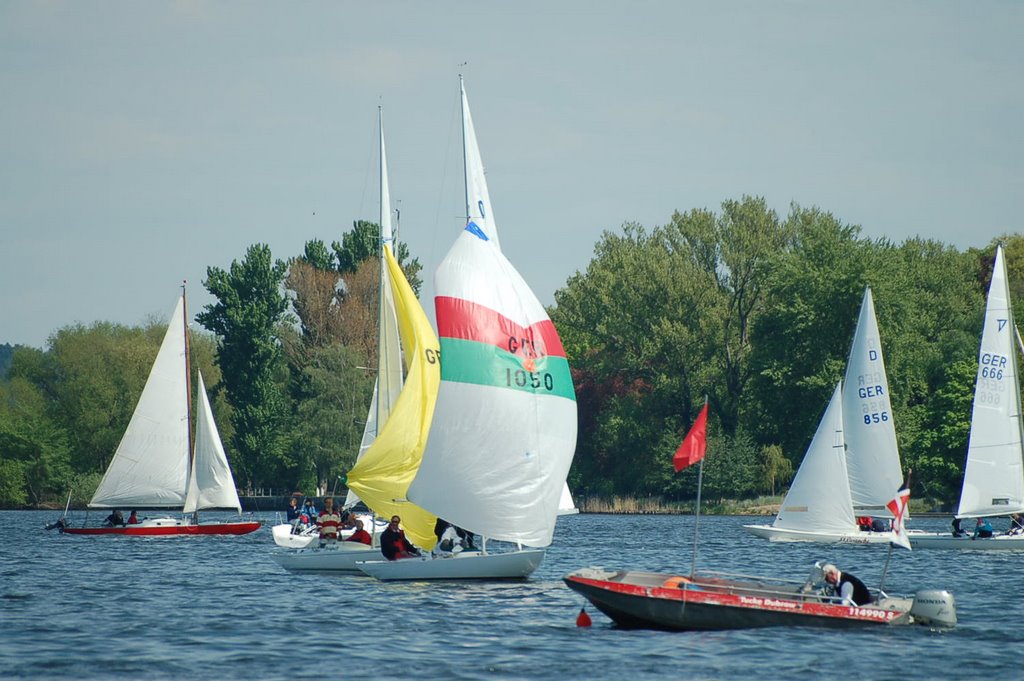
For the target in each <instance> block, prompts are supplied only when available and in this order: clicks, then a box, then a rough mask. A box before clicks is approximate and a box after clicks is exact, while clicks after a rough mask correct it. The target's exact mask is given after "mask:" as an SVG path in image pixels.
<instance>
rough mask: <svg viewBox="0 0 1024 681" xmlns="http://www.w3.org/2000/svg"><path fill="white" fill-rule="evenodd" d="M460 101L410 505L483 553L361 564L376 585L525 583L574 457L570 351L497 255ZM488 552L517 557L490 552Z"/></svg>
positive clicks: (465, 107) (479, 166)
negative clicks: (420, 447) (460, 161)
mask: <svg viewBox="0 0 1024 681" xmlns="http://www.w3.org/2000/svg"><path fill="white" fill-rule="evenodd" d="M460 94H461V98H462V123H463V125H462V128H463V151H464V159H465V179H466V211H467V224H466V226H465V228H464V229H463V231H462V232H461V233H460V235H459V236H458V238H457V239H456V240H455V243H454V245H453V246H452V247H451V249H450V250H449V251H448V254H447V255H446V256H445V258H444V260H443V261H442V263H441V264H440V266H439V267H438V269H437V272H436V274H435V277H434V290H435V300H434V303H435V311H436V319H437V328H438V336H439V337H440V341H441V355H440V357H441V386H440V390H439V392H438V397H437V406H436V408H435V411H434V422H433V425H432V426H431V429H430V438H429V440H428V442H427V448H426V450H425V451H424V453H423V460H422V462H421V463H420V467H419V470H418V471H417V472H416V477H415V479H414V480H413V482H412V484H411V485H410V486H409V494H408V498H409V500H410V501H412V502H414V503H416V504H417V505H419V506H421V507H422V508H424V509H426V510H428V511H429V512H431V513H433V514H435V515H437V516H438V517H441V518H444V519H445V520H446V521H448V522H449V523H452V524H454V525H457V526H458V527H461V528H463V529H465V530H467V531H469V532H472V533H475V534H477V535H480V536H481V537H483V538H484V542H483V547H482V550H480V551H471V550H466V551H462V552H460V553H456V554H454V555H453V556H451V557H444V558H426V557H423V558H408V559H403V560H397V561H390V562H383V561H377V562H367V563H361V564H360V565H359V567H360V568H361V569H362V570H363V571H364V572H366V573H367V574H370V575H372V576H374V577H377V578H378V579H385V580H392V579H473V578H477V579H501V578H524V577H527V576H529V575H530V574H531V573H532V572H533V571H534V570H535V569H536V568H537V566H538V565H540V562H541V561H542V560H543V557H544V547H546V546H548V545H549V544H550V543H551V539H552V536H553V534H554V527H555V522H556V520H557V517H558V507H559V499H560V498H561V495H562V490H563V488H564V487H565V480H566V476H567V474H568V472H569V466H570V464H571V463H572V457H573V454H574V452H575V448H576V394H575V390H574V388H573V383H572V377H571V375H570V373H569V364H568V361H567V360H566V357H565V350H564V348H563V347H562V342H561V340H560V339H559V337H558V333H557V331H556V330H555V327H554V325H553V324H552V323H551V320H550V319H549V318H548V315H547V313H546V311H545V310H544V307H543V305H541V304H540V301H538V300H537V298H536V296H534V294H533V292H532V291H531V290H530V288H529V286H528V285H527V284H526V282H525V281H524V280H523V278H522V277H521V276H520V274H519V273H518V272H517V271H516V269H515V268H514V267H513V266H512V264H511V263H510V262H509V261H508V259H507V258H506V257H505V255H504V253H502V250H501V246H500V243H499V239H498V232H497V229H496V227H495V220H494V212H493V210H492V208H491V201H490V196H489V194H488V190H487V183H486V179H485V177H484V171H483V163H482V162H481V159H480V151H479V147H478V146H477V140H476V134H475V131H474V128H473V119H472V116H471V115H470V111H469V103H468V100H467V97H466V90H465V86H464V85H463V83H462V80H461V78H460ZM404 520H405V516H403V521H404ZM488 541H501V542H508V543H511V544H515V545H516V546H515V548H514V549H513V550H508V551H500V552H499V551H489V550H488V549H487V542H488ZM523 547H528V548H523Z"/></svg>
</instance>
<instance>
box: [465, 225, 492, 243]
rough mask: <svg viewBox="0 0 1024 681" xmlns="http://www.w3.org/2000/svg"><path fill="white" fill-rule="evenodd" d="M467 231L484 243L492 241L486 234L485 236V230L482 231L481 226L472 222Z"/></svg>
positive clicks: (467, 226)
mask: <svg viewBox="0 0 1024 681" xmlns="http://www.w3.org/2000/svg"><path fill="white" fill-rule="evenodd" d="M466 231H467V232H469V233H470V234H472V235H473V236H475V237H477V238H479V239H481V240H483V241H490V240H491V239H490V237H488V236H487V235H486V234H484V230H482V229H480V226H479V225H477V224H476V223H475V222H473V221H472V220H470V221H469V224H468V225H466Z"/></svg>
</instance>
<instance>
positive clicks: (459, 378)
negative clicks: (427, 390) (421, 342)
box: [434, 296, 576, 401]
mask: <svg viewBox="0 0 1024 681" xmlns="http://www.w3.org/2000/svg"><path fill="white" fill-rule="evenodd" d="M434 302H435V306H436V310H437V326H438V337H439V340H440V343H441V380H442V381H453V382H456V383H473V384H476V385H486V386H493V387H496V388H505V389H509V390H516V391H522V392H527V393H534V394H539V395H552V396H557V397H564V398H566V399H570V400H573V401H575V400H576V391H575V390H574V389H573V384H572V376H571V375H570V373H569V362H568V361H567V360H566V357H565V348H563V347H562V341H561V339H560V338H559V337H558V332H557V331H556V330H555V325H554V324H552V323H551V320H550V319H545V320H543V321H540V322H537V323H535V324H531V325H530V326H525V327H524V326H522V325H521V324H518V323H516V322H515V321H513V320H511V319H509V318H508V317H506V316H505V315H503V314H501V313H500V312H498V311H496V310H492V309H491V308H489V307H486V306H484V305H480V304H478V303H474V302H472V301H469V300H465V299H462V298H453V297H450V296H438V297H437V298H436V299H435V301H434Z"/></svg>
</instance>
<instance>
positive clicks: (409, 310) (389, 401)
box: [272, 117, 440, 573]
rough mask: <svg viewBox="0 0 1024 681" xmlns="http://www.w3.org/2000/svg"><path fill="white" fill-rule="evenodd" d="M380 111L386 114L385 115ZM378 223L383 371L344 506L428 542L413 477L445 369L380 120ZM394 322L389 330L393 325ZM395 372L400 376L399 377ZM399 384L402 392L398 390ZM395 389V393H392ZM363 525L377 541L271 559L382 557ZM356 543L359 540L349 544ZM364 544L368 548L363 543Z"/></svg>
mask: <svg viewBox="0 0 1024 681" xmlns="http://www.w3.org/2000/svg"><path fill="white" fill-rule="evenodd" d="M381 118H382V117H381ZM379 142H380V163H381V175H380V184H381V190H380V226H381V245H380V249H381V250H380V254H381V255H380V257H381V294H380V295H381V304H380V305H381V306H380V340H379V343H380V344H379V346H378V363H379V364H378V375H377V384H376V388H375V390H374V399H373V401H372V404H371V407H370V414H369V418H368V422H369V421H371V420H372V425H371V424H370V423H368V424H367V429H366V431H364V435H363V446H361V447H360V452H359V456H358V457H357V460H356V464H355V466H353V468H352V470H350V471H349V472H348V475H347V476H346V484H347V485H348V488H349V491H350V496H349V498H348V500H347V501H346V505H349V504H352V503H355V502H356V501H359V500H361V501H362V502H363V503H365V504H366V506H367V507H368V508H369V509H370V510H371V511H372V512H373V513H374V514H375V515H376V516H380V517H384V518H390V517H391V516H393V515H399V516H401V518H402V524H403V526H404V528H405V531H406V534H407V535H408V537H409V539H410V540H411V541H412V542H413V543H415V544H416V545H418V546H421V547H424V548H427V549H429V548H431V547H433V545H434V542H435V541H436V537H435V536H434V524H435V522H436V520H437V518H436V517H435V516H434V515H433V514H431V513H428V512H427V511H425V510H423V509H422V508H419V507H418V506H416V505H415V504H413V503H410V502H409V501H408V498H407V491H408V489H409V483H410V482H412V479H413V476H414V475H415V474H416V470H417V469H418V468H419V465H420V460H421V458H422V455H423V448H424V447H425V446H426V441H427V433H428V432H429V430H430V424H431V420H432V419H433V414H434V402H435V401H436V399H437V390H438V384H439V382H440V370H439V368H438V364H437V356H438V352H439V350H438V342H437V336H436V334H435V333H434V331H433V329H432V328H431V326H430V321H429V320H428V319H427V316H426V313H424V312H423V308H422V307H420V304H419V301H418V300H417V299H416V294H415V293H414V292H413V290H412V287H411V286H410V285H409V282H408V280H407V279H406V277H405V274H404V273H403V272H402V268H401V267H400V266H399V264H398V262H397V260H395V257H394V253H393V252H392V243H393V234H392V229H391V206H390V198H389V190H388V178H387V155H386V152H385V147H384V130H383V121H381V125H380V140H379ZM392 326H394V328H395V330H394V331H393V332H392V331H390V330H389V329H391V328H392ZM399 343H401V346H402V348H403V349H404V359H405V362H406V365H407V368H408V372H407V374H406V375H405V379H404V382H403V380H402V379H401V378H400V374H401V365H400V364H399V366H398V367H394V366H392V365H391V364H392V361H393V358H395V357H399V358H401V357H402V356H403V355H402V354H400V353H399V352H398V344H399ZM396 374H398V375H399V377H397V378H396V377H395V375H396ZM396 391H397V392H396ZM393 393H395V394H393ZM363 525H364V529H366V530H367V531H368V532H371V533H373V537H374V546H373V547H369V546H366V545H365V544H359V545H355V543H354V542H341V543H340V544H339V546H338V547H324V548H319V547H312V541H313V540H312V539H310V542H311V543H310V545H309V546H310V548H305V549H302V550H298V551H278V552H275V553H273V554H272V557H273V558H274V560H276V561H277V562H278V564H280V565H281V566H283V567H284V568H286V569H289V570H308V571H317V572H338V573H346V572H354V571H357V570H356V568H355V567H354V563H355V562H356V561H367V560H371V559H374V558H378V559H383V556H382V554H381V551H380V549H379V538H380V531H381V529H382V526H381V525H379V524H377V523H376V522H374V521H373V520H372V518H371V519H370V520H369V521H367V520H366V519H365V517H364V520H363ZM352 545H355V546H352ZM360 547H365V550H364V549H362V548H360Z"/></svg>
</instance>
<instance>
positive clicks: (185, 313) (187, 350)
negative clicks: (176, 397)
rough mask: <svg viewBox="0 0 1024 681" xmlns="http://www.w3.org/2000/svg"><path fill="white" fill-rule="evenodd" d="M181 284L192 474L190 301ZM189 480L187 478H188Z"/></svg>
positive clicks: (189, 464) (189, 459) (193, 451)
mask: <svg viewBox="0 0 1024 681" xmlns="http://www.w3.org/2000/svg"><path fill="white" fill-rule="evenodd" d="M187 283H188V282H187V281H182V282H181V325H182V330H183V331H184V334H185V415H186V417H187V418H186V420H185V421H186V423H187V424H188V472H189V475H191V473H192V466H193V465H194V458H195V443H194V442H193V436H192V352H191V348H190V346H189V337H188V300H187V299H186V298H185V284H187ZM186 479H187V478H186Z"/></svg>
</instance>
